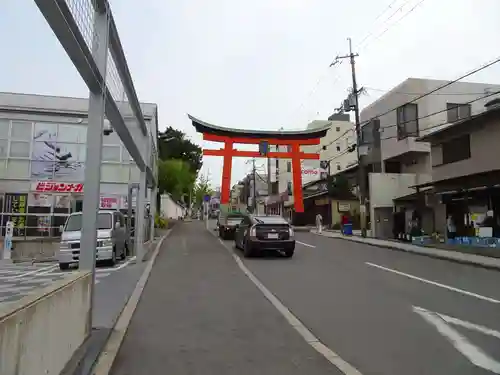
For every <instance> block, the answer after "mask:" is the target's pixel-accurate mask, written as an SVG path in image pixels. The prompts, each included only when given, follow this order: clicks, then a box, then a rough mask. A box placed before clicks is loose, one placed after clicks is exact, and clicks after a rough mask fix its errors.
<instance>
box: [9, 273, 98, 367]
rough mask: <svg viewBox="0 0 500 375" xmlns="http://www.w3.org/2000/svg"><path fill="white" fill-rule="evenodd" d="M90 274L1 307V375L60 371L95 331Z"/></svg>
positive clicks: (78, 275)
mask: <svg viewBox="0 0 500 375" xmlns="http://www.w3.org/2000/svg"><path fill="white" fill-rule="evenodd" d="M90 286H91V274H90V273H85V272H75V273H72V274H71V275H70V276H68V277H67V278H66V279H64V280H62V281H58V282H55V283H54V284H52V285H51V286H50V287H48V288H46V289H43V290H41V291H40V292H39V294H34V295H31V296H27V297H24V298H23V299H21V300H20V301H18V302H14V303H11V304H3V305H2V307H0V374H2V375H40V374H44V375H59V374H60V373H61V371H62V370H63V368H64V366H65V365H66V363H67V362H68V361H69V360H70V358H71V356H72V355H73V353H74V352H75V351H76V350H77V349H78V348H79V347H80V345H81V344H82V343H83V342H84V340H85V339H86V338H87V337H88V335H89V334H90V327H89V326H88V318H89V314H90Z"/></svg>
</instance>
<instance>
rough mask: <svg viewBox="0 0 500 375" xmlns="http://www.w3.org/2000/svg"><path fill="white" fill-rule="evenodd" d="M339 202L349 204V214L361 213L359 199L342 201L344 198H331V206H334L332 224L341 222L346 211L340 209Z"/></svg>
mask: <svg viewBox="0 0 500 375" xmlns="http://www.w3.org/2000/svg"><path fill="white" fill-rule="evenodd" d="M339 203H340V204H349V206H350V210H349V214H350V215H358V214H359V201H356V200H349V201H342V200H340V201H339V200H336V199H332V200H331V206H332V224H340V222H341V218H342V215H343V214H344V212H340V211H339Z"/></svg>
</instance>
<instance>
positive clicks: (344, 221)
mask: <svg viewBox="0 0 500 375" xmlns="http://www.w3.org/2000/svg"><path fill="white" fill-rule="evenodd" d="M346 224H349V218H348V217H347V215H346V214H342V217H341V218H340V233H342V235H344V234H345V225H346Z"/></svg>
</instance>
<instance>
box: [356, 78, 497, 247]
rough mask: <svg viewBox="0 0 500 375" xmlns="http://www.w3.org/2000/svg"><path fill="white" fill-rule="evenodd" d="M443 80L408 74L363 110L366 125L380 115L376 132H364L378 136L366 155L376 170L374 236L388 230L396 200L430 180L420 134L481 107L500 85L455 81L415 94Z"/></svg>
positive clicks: (371, 187) (426, 147)
mask: <svg viewBox="0 0 500 375" xmlns="http://www.w3.org/2000/svg"><path fill="white" fill-rule="evenodd" d="M446 83H448V81H442V80H429V79H417V78H409V79H407V80H405V81H404V82H402V83H401V84H399V85H398V86H396V87H395V88H394V89H392V90H391V91H389V92H388V93H386V94H385V95H383V96H382V97H381V98H380V99H378V100H376V101H375V102H373V103H372V104H370V105H369V106H367V107H366V108H364V109H363V110H362V111H361V114H360V118H361V123H362V124H363V125H364V127H369V126H375V122H374V121H373V120H376V121H377V120H378V121H377V123H376V126H377V128H378V130H377V132H376V133H375V132H373V133H372V132H371V131H368V132H367V133H371V134H372V135H371V137H372V138H371V140H370V141H371V143H373V142H374V141H376V140H377V139H376V138H377V137H379V138H378V142H379V147H368V149H367V151H366V155H364V157H366V160H367V164H368V169H369V170H370V171H372V172H374V173H370V177H369V210H370V218H371V220H370V221H371V229H372V233H373V234H374V235H375V236H377V237H387V236H389V235H390V233H391V232H392V226H393V220H392V219H393V208H394V200H395V199H400V198H402V197H406V196H408V195H411V194H412V193H415V189H414V188H413V187H414V186H417V185H422V184H425V183H428V182H430V181H431V180H432V163H431V146H430V144H429V143H428V142H425V141H422V140H420V139H419V137H421V136H425V135H426V134H429V133H432V132H434V131H437V130H440V129H443V128H446V127H447V126H450V124H453V123H455V122H457V121H460V120H463V119H467V118H469V117H471V116H474V115H476V114H478V113H481V112H483V111H484V105H485V104H486V102H488V101H490V100H491V99H492V97H491V96H490V95H491V93H495V92H497V91H499V90H500V85H493V84H484V83H470V82H456V83H453V84H451V85H449V86H447V87H445V88H443V89H439V90H437V91H436V92H435V93H433V94H430V95H427V96H425V97H423V98H420V99H419V97H420V96H422V95H423V94H425V93H427V92H430V91H432V90H435V89H437V88H439V87H440V86H442V85H444V84H446ZM412 100H414V102H412V103H409V102H410V101H412ZM369 143H370V142H369ZM408 206H411V205H408ZM408 209H409V210H411V209H413V208H408ZM429 215H431V214H429ZM431 216H432V215H431Z"/></svg>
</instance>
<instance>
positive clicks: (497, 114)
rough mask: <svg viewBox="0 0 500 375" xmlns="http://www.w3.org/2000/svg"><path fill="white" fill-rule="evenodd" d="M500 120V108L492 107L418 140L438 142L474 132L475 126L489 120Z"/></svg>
mask: <svg viewBox="0 0 500 375" xmlns="http://www.w3.org/2000/svg"><path fill="white" fill-rule="evenodd" d="M492 119H498V120H500V106H495V107H492V108H491V109H488V110H486V111H483V112H481V113H478V114H476V115H473V116H471V117H469V118H467V119H464V120H460V121H456V122H454V123H451V124H449V125H448V126H444V125H445V124H443V128H441V129H438V130H436V131H434V132H432V133H429V134H426V135H423V136H421V137H419V138H418V140H419V141H421V142H431V143H433V142H436V141H438V140H440V139H443V138H446V137H447V136H451V135H453V134H456V133H457V132H461V131H462V132H463V131H467V132H469V133H470V132H473V131H474V130H476V129H477V128H474V127H473V126H475V125H480V124H482V123H484V122H486V121H488V120H492Z"/></svg>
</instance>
